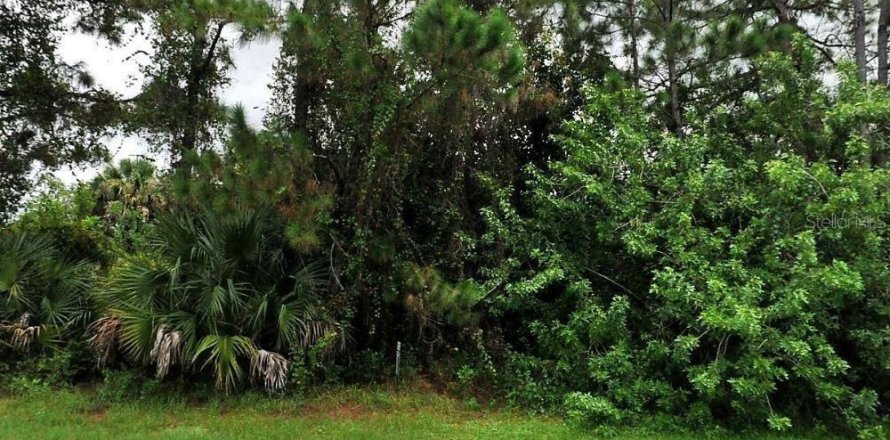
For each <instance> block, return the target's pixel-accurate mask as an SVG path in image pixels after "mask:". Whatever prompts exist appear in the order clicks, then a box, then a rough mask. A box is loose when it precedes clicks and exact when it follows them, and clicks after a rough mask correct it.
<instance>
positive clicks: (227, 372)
mask: <svg viewBox="0 0 890 440" xmlns="http://www.w3.org/2000/svg"><path fill="white" fill-rule="evenodd" d="M275 226H276V223H275V218H274V216H272V215H271V214H270V213H269V212H267V211H252V210H246V209H245V210H241V211H237V212H236V213H227V215H226V216H224V217H223V216H220V215H218V214H216V213H214V212H212V211H205V212H203V213H200V214H192V213H183V214H180V215H168V216H165V217H163V218H161V219H159V224H158V228H157V230H158V231H163V232H162V233H160V232H159V233H157V234H156V236H155V238H154V240H153V242H152V246H151V247H150V248H149V249H147V250H146V251H145V253H141V254H137V255H134V256H133V257H131V258H128V259H126V260H125V261H123V262H121V263H120V264H119V265H117V266H116V267H114V268H113V269H112V270H111V274H110V278H109V280H108V285H107V286H106V287H105V288H104V289H103V291H102V292H101V293H99V300H100V301H101V302H102V303H103V304H104V307H105V308H106V310H108V311H109V313H110V314H111V316H113V317H115V318H118V319H120V322H121V324H120V331H119V333H117V334H113V333H112V334H111V335H110V337H114V338H116V339H117V341H118V343H119V345H120V347H121V348H122V349H123V350H124V351H125V352H126V354H127V355H128V356H129V357H130V358H131V359H133V360H135V361H138V362H145V361H151V362H152V363H154V364H155V365H156V367H157V371H158V375H159V377H163V376H164V375H166V373H167V372H168V371H169V370H170V368H171V367H178V368H182V369H188V368H194V369H195V370H202V369H204V368H207V367H212V368H213V370H214V371H215V373H214V376H215V377H216V381H217V385H218V386H219V388H222V389H225V390H231V389H233V388H234V387H235V386H236V385H237V382H238V380H239V379H241V376H242V375H243V372H244V368H243V367H242V365H241V364H242V362H245V361H247V360H249V359H250V358H251V356H254V355H255V353H256V352H257V349H258V347H265V348H269V349H273V348H274V349H276V350H279V351H283V352H285V353H286V352H287V351H288V350H289V349H290V348H292V347H295V346H309V345H311V344H313V343H314V342H315V341H316V340H318V339H319V338H322V337H324V336H325V335H326V334H330V333H339V334H341V335H342V332H341V330H340V328H339V327H338V325H337V324H336V323H335V322H334V321H332V320H331V319H330V318H329V315H328V314H327V313H326V312H325V309H324V305H323V304H322V303H321V302H320V297H319V290H318V289H319V286H318V276H317V274H316V271H315V269H314V268H313V267H312V266H305V267H302V268H299V269H294V268H293V266H290V265H289V264H288V262H287V261H286V260H285V254H284V252H285V249H284V248H283V247H282V244H283V243H282V242H281V238H282V237H281V235H280V234H278V231H277V229H276V228H275Z"/></svg>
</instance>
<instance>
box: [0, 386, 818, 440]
mask: <svg viewBox="0 0 890 440" xmlns="http://www.w3.org/2000/svg"><path fill="white" fill-rule="evenodd" d="M596 432H597V431H596V430H593V431H591V430H589V429H587V430H585V429H582V428H580V427H576V426H573V425H569V424H566V423H564V422H562V421H560V420H558V419H553V418H546V417H540V416H530V415H528V414H525V413H521V412H514V411H506V410H470V409H468V407H467V405H466V404H464V403H463V402H461V401H460V400H457V399H453V398H449V397H446V396H442V395H440V394H437V393H434V392H432V391H428V390H426V391H425V390H410V391H395V390H391V389H389V390H387V389H383V388H361V389H359V388H344V389H337V390H330V391H325V392H324V393H321V394H319V395H317V396H313V397H308V398H306V399H305V400H294V399H284V398H282V399H273V398H268V397H264V396H257V395H248V396H240V397H229V398H218V399H214V400H210V401H207V402H203V403H194V402H192V403H189V402H183V401H160V400H152V401H140V402H137V403H111V404H106V403H102V402H99V401H98V399H97V396H96V394H95V393H91V392H88V391H84V390H62V391H58V390H51V389H47V388H35V389H29V390H28V391H26V392H19V393H15V394H6V395H2V396H0V439H12V438H15V439H20V438H41V439H66V440H67V439H143V438H150V439H154V438H156V439H243V438H263V439H279V438H280V439H293V438H299V439H400V438H405V439H535V440H547V439H582V438H610V439H614V440H630V439H634V440H636V439H641V440H683V439H693V438H702V437H703V436H702V435H700V434H694V435H693V434H685V435H684V434H666V433H662V432H659V431H658V430H657V429H644V430H641V429H627V430H619V431H613V432H611V434H610V435H609V436H606V437H603V436H602V434H600V435H597V434H596ZM600 432H602V431H600ZM707 437H708V438H714V439H735V438H744V439H767V438H769V439H773V438H774V439H782V440H791V439H804V438H812V439H815V438H825V437H824V436H809V437H799V436H795V435H783V436H779V435H776V434H763V435H760V434H746V435H743V436H737V435H732V434H727V433H722V434H720V433H712V434H711V435H709V436H707Z"/></svg>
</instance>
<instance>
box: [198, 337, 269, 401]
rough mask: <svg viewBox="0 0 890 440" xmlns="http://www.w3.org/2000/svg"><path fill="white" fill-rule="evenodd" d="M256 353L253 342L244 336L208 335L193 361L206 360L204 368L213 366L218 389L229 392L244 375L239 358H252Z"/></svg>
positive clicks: (202, 341)
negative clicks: (203, 358)
mask: <svg viewBox="0 0 890 440" xmlns="http://www.w3.org/2000/svg"><path fill="white" fill-rule="evenodd" d="M255 351H256V348H255V347H254V345H253V342H252V341H251V340H250V339H248V338H246V337H244V336H223V335H216V334H212V335H207V336H205V337H204V338H203V339H202V340H201V342H200V343H199V344H198V347H197V349H196V350H195V355H194V358H193V359H192V360H193V361H197V360H198V359H200V358H201V357H202V356H203V357H205V358H206V360H205V362H204V364H203V366H204V367H207V366H208V365H210V364H213V367H214V370H215V372H216V387H217V388H218V389H221V390H224V391H225V392H229V391H231V390H232V389H234V388H235V385H236V384H237V383H238V380H239V379H240V378H241V376H242V375H243V374H244V370H243V369H242V368H241V365H240V363H239V360H238V359H239V357H242V356H247V357H250V356H252V355H253V353H254V352H255Z"/></svg>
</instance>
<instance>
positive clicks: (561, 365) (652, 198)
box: [488, 43, 890, 429]
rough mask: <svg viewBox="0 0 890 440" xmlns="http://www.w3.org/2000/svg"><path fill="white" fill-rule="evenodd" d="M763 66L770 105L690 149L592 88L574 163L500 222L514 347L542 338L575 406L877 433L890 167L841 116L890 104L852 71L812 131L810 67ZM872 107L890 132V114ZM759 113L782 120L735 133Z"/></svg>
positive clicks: (493, 218)
mask: <svg viewBox="0 0 890 440" xmlns="http://www.w3.org/2000/svg"><path fill="white" fill-rule="evenodd" d="M797 50H799V51H800V57H801V58H803V59H807V57H811V56H812V54H811V52H810V51H811V49H809V48H808V47H806V45H804V44H802V43H801V45H800V46H798V49H797ZM759 69H760V70H759V71H760V73H761V75H762V81H763V84H764V88H763V92H762V93H763V95H762V96H760V97H758V99H751V100H749V101H748V102H747V105H746V106H745V107H743V108H741V109H737V110H735V111H733V110H730V109H721V110H720V111H717V112H714V113H712V114H710V115H708V116H707V117H703V118H702V119H701V121H700V123H696V125H695V130H693V131H692V132H691V133H690V134H688V135H686V136H683V137H680V136H675V135H671V134H668V133H665V132H663V131H660V130H658V129H655V128H653V127H654V126H653V124H652V123H651V115H650V114H649V113H648V112H646V111H645V110H644V107H643V105H642V103H641V100H640V99H639V97H638V95H636V94H635V93H634V92H633V91H630V90H628V91H622V92H617V93H614V94H609V93H603V92H600V91H597V90H590V91H589V92H588V100H589V101H588V104H587V106H586V107H585V108H584V111H583V112H582V113H581V114H580V115H578V117H577V118H576V120H575V121H572V122H569V123H567V125H566V127H565V134H564V135H562V136H561V137H560V140H561V143H562V144H563V146H564V147H565V148H566V152H567V155H566V159H565V160H564V161H558V162H553V163H551V165H550V168H549V170H546V171H535V170H533V171H532V176H533V179H534V181H533V183H532V190H531V191H530V194H529V196H528V197H529V198H528V200H529V204H530V207H529V209H530V210H531V211H532V213H533V214H532V216H531V217H528V218H525V217H523V216H521V215H519V214H518V213H517V211H516V210H515V208H514V207H512V206H510V205H509V204H505V203H502V204H501V205H500V207H499V208H498V209H494V210H491V211H489V219H490V222H491V226H492V232H491V233H490V235H489V237H488V238H489V240H490V242H491V243H492V244H493V245H494V244H499V245H502V246H503V245H505V246H508V247H509V249H510V253H509V257H508V258H506V259H505V260H504V262H503V263H502V265H501V266H498V267H493V268H492V269H491V270H490V273H491V276H492V281H490V283H495V282H498V283H500V282H505V281H506V283H505V287H504V289H503V291H502V292H501V294H500V295H498V296H497V297H495V298H492V299H491V300H490V303H489V307H490V310H492V312H493V313H495V315H494V316H499V317H501V319H510V318H511V317H517V318H518V319H519V320H520V321H519V322H520V323H521V324H520V325H519V326H518V330H516V331H517V332H518V334H516V335H514V338H519V339H518V340H522V338H529V339H530V340H533V341H535V345H534V349H533V350H531V353H534V354H535V355H536V356H540V357H542V358H544V359H547V360H548V361H549V362H552V363H553V364H554V368H555V369H554V373H553V374H555V375H557V376H558V377H559V382H561V383H565V384H567V385H568V387H569V389H572V390H578V392H576V393H569V394H568V395H567V397H566V404H567V406H568V407H569V411H570V412H571V413H572V414H576V415H577V414H579V413H585V414H587V416H586V417H591V418H595V419H602V418H605V419H609V420H613V421H614V420H618V419H620V418H621V417H623V414H625V413H624V412H623V411H626V412H629V413H631V414H633V413H638V412H642V411H665V412H668V413H674V412H682V411H688V410H689V408H690V405H692V404H705V405H706V406H707V407H708V408H709V412H710V413H711V414H713V416H714V417H721V416H723V415H732V416H734V417H736V418H745V419H754V420H761V421H762V422H766V423H768V425H769V426H770V427H772V428H774V429H785V428H787V427H789V426H790V425H791V423H792V419H797V420H806V419H807V418H808V417H820V418H824V417H825V415H827V414H833V415H835V416H836V417H838V418H841V419H843V420H841V422H842V423H847V424H848V426H851V427H853V428H857V429H859V428H864V427H866V426H869V425H870V424H874V423H876V422H878V418H877V417H876V414H875V412H874V411H873V410H872V409H871V408H873V406H872V404H875V403H876V402H874V401H871V402H872V403H870V404H866V405H865V406H862V405H852V402H854V401H863V399H867V398H865V397H864V396H875V395H876V394H875V393H876V392H875V391H874V390H875V389H885V388H884V387H885V385H884V384H883V383H881V381H880V380H879V379H878V380H877V381H875V380H874V379H875V378H879V377H881V376H882V375H883V373H882V370H883V367H877V368H875V369H870V368H869V367H865V366H864V365H862V364H861V363H860V362H861V361H862V360H865V359H870V358H872V359H876V358H874V356H875V354H874V352H873V351H872V350H873V348H869V347H867V346H863V345H859V344H856V343H855V342H854V341H855V340H856V336H855V335H862V334H863V332H867V333H868V334H869V335H871V337H872V339H870V340H871V343H872V344H876V345H872V346H871V347H876V346H883V345H884V344H885V343H886V342H885V341H884V340H883V338H882V337H880V336H877V334H876V333H873V332H874V327H873V323H877V322H886V317H885V316H884V315H883V313H885V312H884V310H886V305H883V304H884V302H885V300H886V298H885V296H886V295H884V292H886V289H887V287H888V284H887V280H888V278H887V275H888V273H887V266H886V263H885V262H886V255H887V250H888V249H887V246H886V239H887V235H886V234H887V229H886V224H887V223H886V222H887V212H888V205H887V203H888V200H890V199H888V198H887V192H886V188H887V187H888V183H890V181H888V178H890V175H888V174H887V171H886V170H885V169H881V168H878V169H876V168H872V167H871V166H870V165H869V161H868V160H867V156H864V155H863V154H862V148H867V144H866V143H865V141H864V140H863V139H862V138H861V137H860V135H859V134H858V124H849V123H842V122H840V121H844V120H846V118H848V117H852V115H850V116H847V115H848V114H849V113H848V112H854V111H852V110H851V109H852V108H853V106H851V105H850V101H851V100H854V101H858V100H864V101H865V102H862V104H863V106H864V107H865V108H874V109H880V108H882V105H883V104H879V103H881V102H886V99H887V96H886V92H885V91H883V90H877V89H870V88H869V87H863V86H861V85H857V84H856V82H855V81H856V80H855V79H854V78H851V77H849V76H848V77H845V78H844V79H843V80H842V84H841V85H840V90H841V93H840V94H839V95H837V97H836V98H832V97H830V96H829V95H828V94H827V93H825V92H824V91H822V90H821V89H818V88H816V89H808V90H807V93H809V96H808V97H807V98H804V99H806V100H807V102H811V103H824V104H823V105H824V111H822V112H809V113H806V114H803V113H797V114H796V115H795V116H796V117H801V118H803V117H806V118H808V119H807V120H806V121H801V120H797V119H793V118H787V117H785V116H784V115H785V114H784V113H782V112H784V111H785V110H784V109H787V107H786V106H789V105H791V104H790V102H795V101H798V100H800V99H801V98H800V96H799V93H800V92H801V90H799V89H796V88H793V87H789V86H788V85H789V84H802V83H803V84H806V82H807V78H806V77H803V78H801V77H800V75H805V71H804V72H801V71H800V70H799V66H798V68H794V67H792V66H791V64H790V62H789V59H788V58H786V57H784V56H781V55H778V54H774V55H771V56H769V57H767V58H765V59H764V60H763V61H762V64H760V65H759ZM810 74H812V73H810ZM789 76H791V77H796V79H795V80H789ZM792 81H793V82H792ZM854 90H856V91H855V92H854ZM870 100H874V103H871V102H870ZM860 102H861V101H860ZM763 103H768V104H769V106H768V107H764V106H763V105H762V104H763ZM780 109H782V110H780ZM736 112H737V113H738V114H734V113H736ZM854 113H855V114H857V116H858V117H859V118H862V119H860V120H868V121H870V122H871V121H873V122H874V123H876V124H886V123H887V120H886V119H885V118H886V114H885V113H883V112H882V111H880V110H875V111H873V112H869V113H860V112H854ZM740 115H742V116H743V118H742V119H741V120H743V121H752V122H753V121H763V122H764V123H766V122H767V121H768V123H769V124H770V125H769V128H770V130H771V131H770V133H771V134H772V136H771V137H768V138H767V137H764V136H763V134H764V133H765V131H764V130H763V129H761V127H760V126H757V129H756V130H753V129H752V130H751V131H748V130H747V127H738V126H735V124H734V120H736V118H738V117H739V116H740ZM878 121H881V122H878ZM798 124H800V125H798ZM801 125H803V126H809V127H812V126H821V127H823V128H822V131H821V132H813V131H812V130H809V131H806V132H805V130H806V129H803V128H798V127H800V126H801ZM798 136H807V137H808V140H807V142H805V143H802V144H798V143H796V142H795V141H794V139H795V138H797V137H798ZM796 145H806V146H807V147H808V148H812V150H808V151H809V153H810V154H809V155H808V156H802V155H801V154H804V153H802V152H800V153H799V152H797V151H794V147H795V146H796ZM789 147H790V148H789ZM808 158H809V159H810V160H808ZM503 277H506V278H503ZM865 328H870V329H872V330H865ZM524 329H528V330H527V332H525V331H524ZM511 339H512V338H511ZM860 340H861V339H860ZM879 341H880V342H879ZM870 364H871V365H875V366H876V364H873V363H870ZM854 365H858V366H856V367H854ZM579 393H580V394H579ZM804 402H806V403H804ZM585 408H586V409H585ZM805 408H806V410H805ZM854 408H859V409H858V410H857V409H854ZM817 414H818V415H817ZM579 417H580V416H579ZM823 420H824V419H823Z"/></svg>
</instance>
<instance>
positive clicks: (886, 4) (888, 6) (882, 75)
mask: <svg viewBox="0 0 890 440" xmlns="http://www.w3.org/2000/svg"><path fill="white" fill-rule="evenodd" d="M888 26H890V0H881V15H880V17H879V18H878V84H881V85H883V86H886V85H888V84H887V50H888V48H887V42H888V41H887V40H888V33H887V30H888V29H887V27H888Z"/></svg>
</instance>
